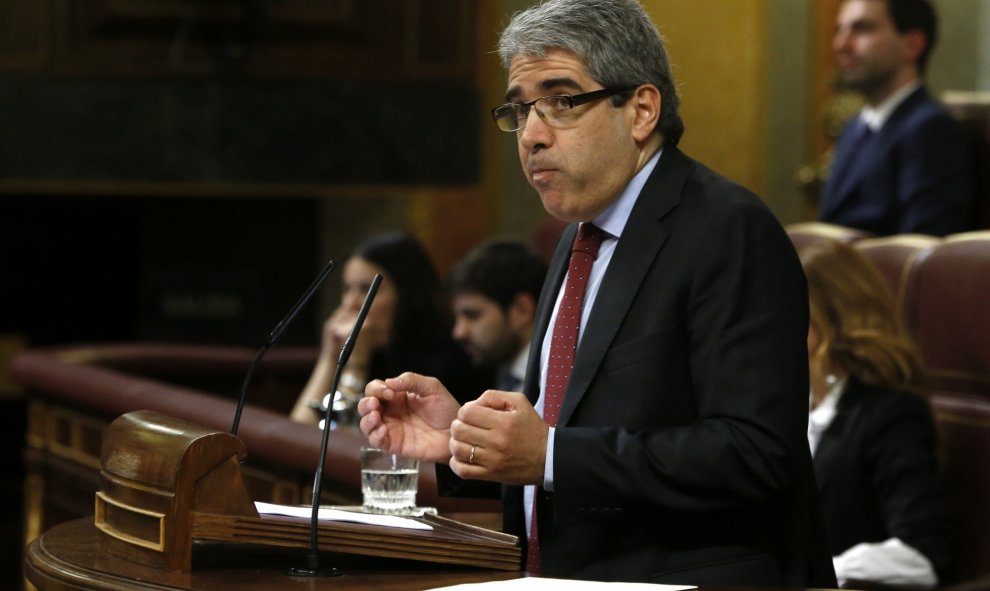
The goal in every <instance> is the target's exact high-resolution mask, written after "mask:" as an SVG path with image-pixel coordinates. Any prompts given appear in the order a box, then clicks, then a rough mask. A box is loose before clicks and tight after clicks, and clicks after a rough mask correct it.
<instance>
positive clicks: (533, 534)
mask: <svg viewBox="0 0 990 591" xmlns="http://www.w3.org/2000/svg"><path fill="white" fill-rule="evenodd" d="M603 238H604V232H602V230H601V228H599V227H597V226H595V225H594V224H590V223H584V224H581V226H580V227H579V228H578V232H577V235H576V236H575V237H574V245H573V246H572V247H571V262H570V264H569V265H568V267H567V280H566V284H565V286H564V297H563V298H561V300H560V308H558V310H557V320H556V322H554V325H553V336H552V337H551V339H550V355H549V357H548V358H547V383H546V384H545V385H544V388H543V421H544V422H545V423H546V424H547V425H550V426H551V427H556V426H557V417H558V416H560V405H561V404H562V403H563V401H564V392H566V391H567V383H568V382H569V381H570V379H571V370H572V369H574V354H575V353H576V352H577V342H578V331H579V330H580V328H581V309H582V308H583V307H584V291H585V289H586V288H587V287H588V277H589V276H590V275H591V266H592V264H593V263H594V262H595V259H596V258H597V257H598V249H599V247H601V245H602V239H603ZM539 494H540V492H539V490H538V491H537V492H536V495H535V496H534V498H533V520H532V523H531V524H530V530H529V532H530V533H529V544H528V547H527V552H526V571H527V572H530V573H534V574H539V572H540V541H539V533H538V531H537V527H536V521H537V519H536V505H537V502H536V500H537V498H538V497H539Z"/></svg>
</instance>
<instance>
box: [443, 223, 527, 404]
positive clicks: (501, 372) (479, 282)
mask: <svg viewBox="0 0 990 591" xmlns="http://www.w3.org/2000/svg"><path fill="white" fill-rule="evenodd" d="M546 276H547V266H546V263H544V262H543V259H541V258H540V257H539V256H537V255H536V253H534V252H533V251H532V250H530V248H529V247H527V246H526V245H525V244H523V243H522V242H519V241H516V240H490V241H488V242H485V243H483V244H480V245H478V246H477V247H475V248H474V249H472V250H471V252H469V253H467V255H465V256H464V258H462V259H461V260H460V261H458V263H457V264H456V265H454V268H453V269H451V270H450V273H449V274H448V275H447V289H448V291H449V292H450V300H451V306H452V307H453V309H454V329H453V336H454V340H455V341H457V342H458V343H459V344H460V345H461V346H462V347H464V349H465V350H466V351H467V353H468V355H470V356H471V360H472V361H473V362H474V363H475V364H476V365H478V366H480V367H490V368H492V369H493V370H495V384H494V386H495V389H496V390H508V391H512V392H516V391H519V390H520V389H522V384H523V379H524V378H525V377H526V361H527V359H528V357H529V343H530V340H531V339H532V337H533V319H534V314H535V313H536V301H537V300H538V299H539V298H540V289H542V287H543V280H544V279H546Z"/></svg>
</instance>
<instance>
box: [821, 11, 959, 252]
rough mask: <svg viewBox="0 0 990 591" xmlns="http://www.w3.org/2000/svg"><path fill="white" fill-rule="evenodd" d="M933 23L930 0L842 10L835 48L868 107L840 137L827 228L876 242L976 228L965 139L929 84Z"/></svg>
mask: <svg viewBox="0 0 990 591" xmlns="http://www.w3.org/2000/svg"><path fill="white" fill-rule="evenodd" d="M935 24H936V23H935V11H934V9H933V8H932V6H931V4H930V2H929V1H928V0H845V1H844V2H843V3H842V5H841V8H840V10H839V18H838V23H837V25H836V33H835V39H834V41H833V43H832V45H833V47H834V49H835V52H836V55H837V57H838V66H839V74H840V76H841V77H842V81H843V82H844V83H845V84H846V85H847V86H848V87H849V88H852V89H853V90H856V91H858V92H860V93H862V95H863V97H864V98H865V99H866V103H867V105H866V107H865V108H864V109H863V112H862V113H860V115H859V116H858V117H854V118H853V120H852V121H851V122H850V123H849V124H847V125H846V127H845V129H843V131H842V135H841V136H840V137H839V141H838V144H837V145H836V148H835V159H834V161H833V163H832V172H831V175H830V178H829V180H828V183H827V184H826V185H825V189H824V192H823V193H822V200H821V211H820V214H819V217H820V219H821V220H822V221H824V222H828V223H832V224H838V225H841V226H849V227H851V228H859V229H861V230H866V231H867V232H871V233H873V234H876V235H878V236H883V235H889V234H904V233H909V232H917V233H922V234H933V235H936V236H944V235H946V234H951V233H954V232H961V231H964V230H968V229H970V228H971V226H972V225H973V216H974V213H975V212H974V211H973V187H972V175H971V173H970V160H969V159H970V156H969V154H968V150H967V146H966V142H965V137H964V135H963V133H962V129H961V127H960V126H959V124H958V123H957V122H956V121H955V119H953V118H952V116H951V115H950V114H949V112H948V111H946V110H945V108H944V107H942V106H941V105H939V104H938V103H937V102H936V101H935V100H934V99H932V97H931V96H929V94H928V91H927V90H926V88H925V86H924V83H923V78H922V76H923V74H924V71H925V65H926V63H927V61H928V56H929V54H930V53H931V50H932V46H933V45H934V44H935Z"/></svg>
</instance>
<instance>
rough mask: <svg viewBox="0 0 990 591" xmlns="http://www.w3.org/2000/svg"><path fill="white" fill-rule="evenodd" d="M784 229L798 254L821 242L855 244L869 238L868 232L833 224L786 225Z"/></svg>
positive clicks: (805, 223) (803, 223)
mask: <svg viewBox="0 0 990 591" xmlns="http://www.w3.org/2000/svg"><path fill="white" fill-rule="evenodd" d="M785 229H786V230H787V235H788V236H790V237H791V242H793V243H794V248H796V249H797V251H798V253H799V254H800V252H801V251H802V250H804V249H805V248H807V247H809V246H812V245H814V244H817V243H819V242H821V241H822V240H838V241H840V242H855V241H857V240H861V239H863V238H867V237H869V236H870V233H869V232H864V231H862V230H857V229H855V228H847V227H845V226H836V225H835V224H826V223H824V222H801V223H798V224H788V225H787V226H786V227H785Z"/></svg>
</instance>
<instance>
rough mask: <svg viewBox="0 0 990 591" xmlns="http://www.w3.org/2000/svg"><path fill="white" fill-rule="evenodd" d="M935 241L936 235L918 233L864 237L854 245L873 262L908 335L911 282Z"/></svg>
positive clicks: (911, 305) (915, 277)
mask: <svg viewBox="0 0 990 591" xmlns="http://www.w3.org/2000/svg"><path fill="white" fill-rule="evenodd" d="M939 243H941V240H940V239H938V238H935V237H934V236H926V235H922V234H900V235H896V236H883V237H879V238H864V239H862V240H858V241H857V242H856V243H855V247H856V249H857V250H858V251H860V252H861V253H863V254H864V255H865V256H866V258H868V259H870V261H871V262H872V263H873V264H874V265H876V267H877V269H878V270H879V271H880V274H881V275H882V276H883V278H884V279H885V280H886V282H887V285H888V286H889V287H890V291H891V293H893V294H894V301H896V302H897V307H898V309H899V310H900V311H901V319H902V321H903V322H904V324H905V326H906V328H907V329H908V331H909V332H910V333H911V334H912V335H913V334H914V331H915V327H914V326H912V325H911V324H910V322H909V320H910V318H909V317H908V316H909V314H907V313H906V312H907V311H908V310H913V309H914V307H915V306H916V302H914V301H912V300H913V298H914V296H915V295H916V290H915V289H913V286H912V285H911V284H912V282H914V281H917V270H918V269H919V268H920V266H921V265H922V264H923V263H924V260H925V258H926V257H927V256H928V255H929V254H931V252H932V251H933V250H934V248H935V247H936V246H937V245H938V244H939Z"/></svg>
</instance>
